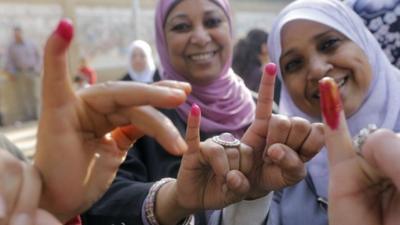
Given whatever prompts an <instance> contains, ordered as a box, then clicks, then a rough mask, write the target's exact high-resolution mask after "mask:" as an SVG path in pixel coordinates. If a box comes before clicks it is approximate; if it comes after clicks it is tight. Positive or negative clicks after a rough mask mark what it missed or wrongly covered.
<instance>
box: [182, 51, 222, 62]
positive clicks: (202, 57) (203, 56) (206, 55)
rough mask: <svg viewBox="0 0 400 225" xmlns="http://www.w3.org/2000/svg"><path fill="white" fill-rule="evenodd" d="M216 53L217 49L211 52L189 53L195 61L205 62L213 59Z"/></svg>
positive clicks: (190, 57)
mask: <svg viewBox="0 0 400 225" xmlns="http://www.w3.org/2000/svg"><path fill="white" fill-rule="evenodd" d="M216 54H217V51H209V52H203V53H197V54H191V55H189V59H190V60H193V61H195V62H204V61H207V60H210V59H212V58H213V57H214V56H215V55H216Z"/></svg>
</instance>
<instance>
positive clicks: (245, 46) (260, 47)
mask: <svg viewBox="0 0 400 225" xmlns="http://www.w3.org/2000/svg"><path fill="white" fill-rule="evenodd" d="M267 40H268V33H267V32H266V31H263V30H261V29H252V30H250V31H249V32H248V33H247V35H246V37H245V38H241V39H239V41H238V42H237V43H236V45H235V46H234V48H233V62H232V69H233V70H234V71H235V73H237V74H238V75H239V76H240V77H241V78H242V79H243V81H244V83H245V84H246V86H247V87H248V88H249V89H250V90H252V91H254V92H258V87H259V85H260V81H261V75H262V70H263V67H264V66H265V65H266V64H267V63H268V62H269V57H268V48H267ZM279 95H280V81H279V80H277V81H276V82H275V93H274V101H275V103H276V104H278V103H279Z"/></svg>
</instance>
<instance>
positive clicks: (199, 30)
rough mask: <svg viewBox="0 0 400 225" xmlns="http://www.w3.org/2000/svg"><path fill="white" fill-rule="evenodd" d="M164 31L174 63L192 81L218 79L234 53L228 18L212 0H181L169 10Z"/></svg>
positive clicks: (178, 70) (171, 59) (207, 81)
mask: <svg viewBox="0 0 400 225" xmlns="http://www.w3.org/2000/svg"><path fill="white" fill-rule="evenodd" d="M164 32H165V36H166V42H167V45H168V46H167V48H168V55H169V57H170V62H171V64H172V66H173V67H174V69H175V70H176V71H177V72H178V73H179V74H182V75H183V76H185V77H186V79H188V80H189V81H191V82H193V83H197V84H207V83H209V82H211V81H213V80H214V79H216V78H217V77H218V75H219V73H220V72H221V71H222V70H223V68H224V65H225V63H226V62H227V61H228V60H229V57H230V56H231V54H232V39H231V35H230V27H229V22H228V18H227V17H226V15H225V13H224V11H223V10H222V9H221V8H220V7H219V6H218V5H216V4H215V3H213V2H211V1H204V0H191V1H188V0H183V1H181V2H180V3H179V4H178V5H176V6H175V7H174V8H173V10H172V11H171V12H170V13H169V15H168V17H167V19H166V23H165V28H164Z"/></svg>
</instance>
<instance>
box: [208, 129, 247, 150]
mask: <svg viewBox="0 0 400 225" xmlns="http://www.w3.org/2000/svg"><path fill="white" fill-rule="evenodd" d="M211 140H212V141H214V142H215V143H217V144H220V145H222V146H223V147H225V148H234V147H239V146H240V140H239V139H237V138H235V136H233V134H231V133H228V132H225V133H222V134H220V135H217V136H214V137H212V139H211Z"/></svg>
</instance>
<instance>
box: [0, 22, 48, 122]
mask: <svg viewBox="0 0 400 225" xmlns="http://www.w3.org/2000/svg"><path fill="white" fill-rule="evenodd" d="M13 35H14V36H13V41H12V42H11V43H10V44H9V45H8V48H7V54H6V59H5V61H6V62H5V72H6V73H8V74H9V76H10V77H11V80H13V81H15V82H16V83H15V84H16V90H15V91H16V95H17V101H18V102H17V104H18V105H19V107H18V108H19V111H20V114H21V116H20V118H19V119H20V120H21V121H28V120H33V119H37V118H38V114H39V108H40V102H39V98H40V73H41V69H42V60H41V55H40V52H39V49H38V47H37V46H36V45H35V44H34V43H33V42H32V41H30V40H29V39H27V38H25V37H24V36H23V33H22V29H21V27H14V28H13Z"/></svg>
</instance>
